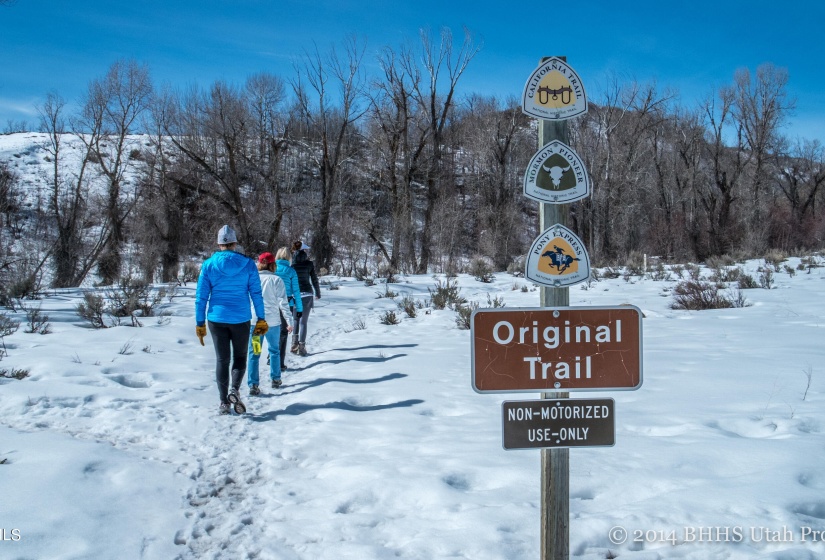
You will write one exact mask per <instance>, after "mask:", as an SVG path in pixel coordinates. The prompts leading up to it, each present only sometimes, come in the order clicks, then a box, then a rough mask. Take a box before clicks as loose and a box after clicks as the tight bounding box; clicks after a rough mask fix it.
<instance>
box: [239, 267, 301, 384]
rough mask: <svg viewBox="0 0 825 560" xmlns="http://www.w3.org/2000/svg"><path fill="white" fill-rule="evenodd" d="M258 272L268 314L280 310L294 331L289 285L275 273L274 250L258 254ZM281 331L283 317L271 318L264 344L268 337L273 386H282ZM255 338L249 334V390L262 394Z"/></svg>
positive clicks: (265, 309) (276, 312) (274, 315)
mask: <svg viewBox="0 0 825 560" xmlns="http://www.w3.org/2000/svg"><path fill="white" fill-rule="evenodd" d="M258 276H259V277H260V278H261V293H262V294H263V299H264V311H265V313H266V316H267V317H278V314H279V313H280V314H281V316H282V317H284V319H286V323H287V328H286V330H287V332H292V328H293V326H294V324H293V319H292V313H290V311H289V301H288V300H287V297H286V288H285V287H284V281H283V280H281V278H280V277H279V276H278V275H277V274H275V256H274V255H273V254H272V253H263V254H261V255H260V256H259V257H258ZM252 315H253V321H252V324H253V325H254V324H255V321H254V319H255V317H254V316H255V310H254V308H253V310H252ZM280 334H281V324H280V321H278V320H275V319H272V325H271V326H270V327H269V330H268V331H267V332H266V334H265V335H263V336H262V337H261V338H262V340H261V346H263V341H264V340H266V346H267V350H268V351H269V378H270V380H271V381H272V388H273V389H277V388H278V387H280V386H281V350H280V344H279V338H280ZM253 342H254V341H253V339H252V337H250V338H249V367H248V370H249V375H248V380H249V394H250V395H253V396H254V395H260V394H261V389H260V387H259V386H258V385H259V383H258V379H259V371H258V370H259V364H260V361H261V355H260V353H259V354H257V355H256V354H255V352H254V351H253V347H252V345H253Z"/></svg>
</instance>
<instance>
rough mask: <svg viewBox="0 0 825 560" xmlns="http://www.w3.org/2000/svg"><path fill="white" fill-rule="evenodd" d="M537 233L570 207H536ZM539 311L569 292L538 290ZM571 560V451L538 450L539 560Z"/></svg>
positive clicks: (546, 137)
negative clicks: (539, 499) (539, 455)
mask: <svg viewBox="0 0 825 560" xmlns="http://www.w3.org/2000/svg"><path fill="white" fill-rule="evenodd" d="M538 125H539V126H538V137H539V138H538V140H539V142H538V143H539V146H538V147H539V148H541V147H542V146H544V145H545V144H548V143H550V142H552V141H553V140H560V141H561V142H564V143H565V144H567V143H568V142H569V139H568V131H567V121H548V120H544V119H540V120H539V123H538ZM539 210H540V212H539V231H544V230H546V229H547V228H549V227H550V226H551V225H553V224H561V225H563V226H567V225H568V221H569V216H570V205H569V204H548V203H544V202H542V203H539ZM539 297H540V302H541V303H540V305H541V307H567V306H568V305H570V288H540V296H539ZM569 396H570V393H567V392H556V391H553V392H546V393H542V394H541V398H542V399H563V398H567V397H569ZM568 558H570V450H569V449H552V448H550V449H542V450H541V560H568Z"/></svg>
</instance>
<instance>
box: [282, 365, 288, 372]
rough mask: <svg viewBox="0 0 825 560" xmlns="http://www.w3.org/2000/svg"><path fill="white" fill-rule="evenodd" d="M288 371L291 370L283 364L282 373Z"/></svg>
mask: <svg viewBox="0 0 825 560" xmlns="http://www.w3.org/2000/svg"><path fill="white" fill-rule="evenodd" d="M288 369H289V368H288V367H286V364H281V371H286V370H288Z"/></svg>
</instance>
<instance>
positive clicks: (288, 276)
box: [270, 247, 304, 371]
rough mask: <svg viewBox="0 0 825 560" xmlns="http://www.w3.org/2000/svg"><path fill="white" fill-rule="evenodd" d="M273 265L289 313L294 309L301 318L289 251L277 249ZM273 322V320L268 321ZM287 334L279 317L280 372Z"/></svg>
mask: <svg viewBox="0 0 825 560" xmlns="http://www.w3.org/2000/svg"><path fill="white" fill-rule="evenodd" d="M275 259H277V260H276V261H275V264H276V265H277V266H276V268H275V274H277V275H278V276H279V277H280V278H281V280H283V281H284V286H285V287H286V297H287V299H288V300H289V306H290V312H291V311H292V309H291V308H292V307H295V310H296V311H297V312H298V316H299V317H300V316H301V313H303V311H304V305H303V302H302V301H301V288H300V287H299V286H298V274H297V273H296V272H295V270H294V269H293V268H292V267H291V266H290V265H289V249H287V248H286V247H281V248H280V249H278V252H277V253H275ZM270 320H274V319H270ZM288 336H289V335H288V333H287V332H286V319H284V318H283V317H281V338H280V345H279V346H280V347H281V370H282V371H283V370H286V369H287V366H286V341H287V338H288Z"/></svg>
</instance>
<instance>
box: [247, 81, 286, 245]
mask: <svg viewBox="0 0 825 560" xmlns="http://www.w3.org/2000/svg"><path fill="white" fill-rule="evenodd" d="M246 95H247V98H248V104H249V111H250V114H251V115H250V116H251V120H250V122H251V124H252V130H251V136H252V137H253V138H254V141H255V143H254V145H253V146H250V152H249V154H248V156H247V164H248V165H249V167H250V169H251V170H252V171H253V173H254V178H255V179H254V180H255V181H258V182H260V185H259V187H258V188H257V189H256V191H257V192H258V193H259V199H260V201H261V202H262V203H261V204H258V205H257V208H258V209H259V210H260V215H258V216H256V221H257V222H258V223H264V224H266V225H267V227H266V231H264V232H263V233H264V234H265V235H266V237H265V239H266V247H268V248H272V247H274V246H275V243H276V240H277V239H278V236H279V235H280V233H281V224H282V222H283V219H284V207H283V202H282V199H281V195H282V191H283V187H282V180H281V175H282V174H281V173H280V171H281V165H282V160H283V157H284V155H285V153H286V150H287V149H288V147H289V138H290V133H291V128H292V124H293V123H292V119H291V114H290V112H289V111H287V110H286V109H285V107H284V103H285V101H286V92H285V88H284V83H283V81H282V80H281V79H280V78H279V77H278V76H275V75H273V74H266V73H261V74H254V75H252V76H250V77H249V79H248V80H247V82H246Z"/></svg>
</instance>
